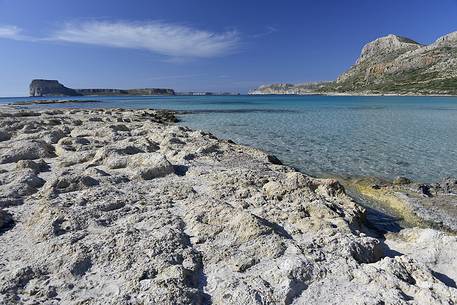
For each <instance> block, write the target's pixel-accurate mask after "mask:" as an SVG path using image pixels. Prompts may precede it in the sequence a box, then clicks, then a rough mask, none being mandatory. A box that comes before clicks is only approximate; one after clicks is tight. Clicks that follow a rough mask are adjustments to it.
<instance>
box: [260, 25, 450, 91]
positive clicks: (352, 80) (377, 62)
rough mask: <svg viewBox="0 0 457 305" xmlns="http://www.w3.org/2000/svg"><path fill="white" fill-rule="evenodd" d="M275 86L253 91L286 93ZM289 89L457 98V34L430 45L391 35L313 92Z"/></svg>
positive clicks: (298, 86)
mask: <svg viewBox="0 0 457 305" xmlns="http://www.w3.org/2000/svg"><path fill="white" fill-rule="evenodd" d="M276 87H277V86H276V85H271V86H262V87H260V88H259V89H257V90H255V91H253V93H254V94H258V93H259V92H260V93H262V92H268V93H269V94H273V93H274V94H287V93H285V92H284V91H283V90H281V89H280V90H277V89H276ZM300 87H301V85H293V86H288V91H289V92H293V94H297V93H298V94H301V93H304V94H310V93H315V94H318V93H320V94H354V95H361V94H362V95H363V94H402V95H443V94H444V95H446V94H450V95H457V32H454V33H451V34H448V35H446V36H443V37H441V38H439V39H438V40H436V41H435V42H434V43H432V44H430V45H421V44H419V43H417V42H415V41H413V40H411V39H409V38H404V37H400V36H396V35H388V36H386V37H382V38H379V39H376V40H375V41H373V42H370V43H368V44H367V45H365V46H364V47H363V49H362V53H361V55H360V57H359V58H358V60H357V61H356V63H355V65H354V66H352V67H351V68H350V69H349V70H348V71H347V72H345V73H343V74H342V75H340V76H339V77H338V79H337V80H336V81H335V82H332V83H327V84H325V86H322V87H320V88H311V90H302V89H300Z"/></svg>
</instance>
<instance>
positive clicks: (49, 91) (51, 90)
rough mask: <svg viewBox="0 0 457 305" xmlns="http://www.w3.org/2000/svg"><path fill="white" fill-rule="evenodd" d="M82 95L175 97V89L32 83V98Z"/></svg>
mask: <svg viewBox="0 0 457 305" xmlns="http://www.w3.org/2000/svg"><path fill="white" fill-rule="evenodd" d="M82 95H175V92H174V90H173V89H161V88H143V89H70V88H67V87H65V86H64V85H62V84H60V83H59V82H58V81H56V80H44V79H34V80H33V81H32V82H31V83H30V96H82Z"/></svg>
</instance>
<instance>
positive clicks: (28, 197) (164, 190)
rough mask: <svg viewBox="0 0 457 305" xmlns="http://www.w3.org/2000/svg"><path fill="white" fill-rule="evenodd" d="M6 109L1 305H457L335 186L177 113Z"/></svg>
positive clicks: (0, 157)
mask: <svg viewBox="0 0 457 305" xmlns="http://www.w3.org/2000/svg"><path fill="white" fill-rule="evenodd" d="M0 112H1V113H0V134H2V135H4V136H3V137H2V142H1V143H2V145H1V146H0V181H1V183H0V249H2V251H1V255H0V303H1V304H215V305H217V304H247V305H249V304H259V305H260V304H373V305H374V304H455V303H457V289H455V288H453V286H452V281H448V280H446V277H445V276H447V277H448V278H451V277H452V276H454V275H455V270H454V271H452V272H447V271H446V270H444V269H441V268H440V269H439V270H434V269H433V268H434V266H435V265H434V264H435V263H434V262H433V261H432V260H430V259H426V257H425V256H424V255H422V256H420V257H419V258H420V259H419V260H416V259H415V255H416V253H415V251H410V252H411V253H410V254H409V255H402V254H401V253H399V252H400V251H399V250H397V251H398V252H394V251H390V252H389V251H384V250H383V249H384V248H385V245H384V244H383V241H382V240H380V239H377V238H375V237H373V236H371V235H370V232H369V231H368V230H366V228H365V227H364V218H365V214H364V213H365V211H364V209H363V208H361V207H360V206H358V205H357V204H356V203H355V202H354V201H353V200H352V199H351V198H350V197H348V196H347V195H346V194H345V190H344V188H343V187H342V186H341V185H340V184H339V183H338V182H337V181H335V180H332V179H314V178H311V177H308V176H306V175H304V174H301V173H299V172H296V171H295V170H293V169H292V168H289V167H287V166H283V165H280V162H279V161H278V160H277V159H276V158H274V157H272V156H270V155H268V154H266V153H265V152H263V151H260V150H257V149H254V148H250V147H246V146H242V145H237V144H234V143H233V142H232V141H222V140H219V139H217V138H215V137H214V136H212V135H211V134H208V133H205V132H201V131H195V130H191V129H188V128H185V127H179V126H176V125H174V124H172V122H173V121H175V120H176V118H175V117H174V115H173V114H172V113H170V112H164V111H152V110H122V109H106V110H88V109H86V110H84V109H73V110H71V109H54V110H49V109H38V110H34V111H27V110H22V111H21V110H15V109H13V108H7V107H3V108H2V109H1V111H0ZM405 236H406V235H405ZM402 238H403V237H402V236H398V238H392V239H390V240H392V241H393V240H395V243H394V242H392V244H393V245H394V246H395V247H397V248H398V249H400V248H401V247H402V246H405V245H408V243H404V242H402ZM403 239H404V238H403ZM423 240H426V239H423ZM444 242H445V243H446V244H450V243H451V242H452V243H453V242H454V241H453V240H444V239H443V243H444ZM436 244H437V245H439V243H436ZM397 248H394V250H395V249H397ZM409 249H410V247H406V248H405V249H404V252H407V253H409V252H408V251H409ZM421 253H423V252H421ZM439 260H440V257H437V261H439ZM439 266H441V267H442V266H444V265H443V264H441V265H439ZM449 268H454V269H455V264H454V265H452V266H451V265H449ZM438 273H440V274H442V275H443V276H441V275H440V276H437V274H438ZM454 280H455V279H454Z"/></svg>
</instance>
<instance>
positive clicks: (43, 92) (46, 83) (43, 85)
mask: <svg viewBox="0 0 457 305" xmlns="http://www.w3.org/2000/svg"><path fill="white" fill-rule="evenodd" d="M63 95H66V96H78V95H82V94H80V93H78V92H76V91H75V90H73V89H70V88H67V87H65V86H64V85H62V84H61V83H59V82H58V81H57V80H47V79H34V80H33V81H32V82H31V83H30V96H63Z"/></svg>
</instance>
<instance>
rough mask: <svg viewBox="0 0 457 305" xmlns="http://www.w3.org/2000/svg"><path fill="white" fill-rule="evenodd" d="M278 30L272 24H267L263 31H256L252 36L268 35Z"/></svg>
mask: <svg viewBox="0 0 457 305" xmlns="http://www.w3.org/2000/svg"><path fill="white" fill-rule="evenodd" d="M278 31H279V30H278V29H277V28H275V27H274V26H267V27H266V28H265V31H264V32H261V33H257V34H254V35H252V37H253V38H259V37H263V36H268V35H271V34H273V33H276V32H278Z"/></svg>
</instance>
